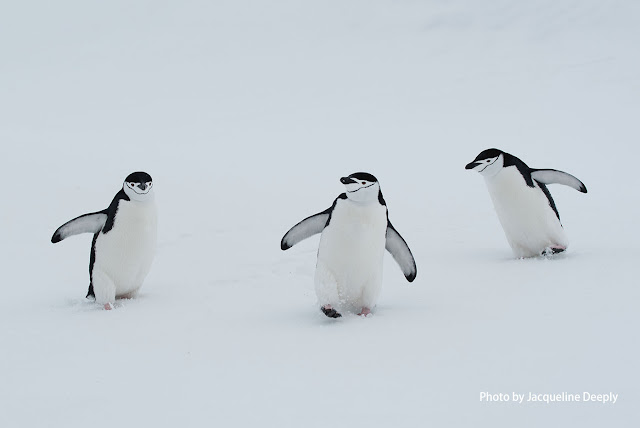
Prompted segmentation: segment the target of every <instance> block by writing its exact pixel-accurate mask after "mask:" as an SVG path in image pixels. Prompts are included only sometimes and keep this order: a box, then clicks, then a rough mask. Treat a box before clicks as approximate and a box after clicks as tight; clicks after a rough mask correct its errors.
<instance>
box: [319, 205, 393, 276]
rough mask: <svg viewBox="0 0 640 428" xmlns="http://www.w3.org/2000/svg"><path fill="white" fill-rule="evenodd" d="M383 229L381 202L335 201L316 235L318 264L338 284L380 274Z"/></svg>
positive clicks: (384, 217)
mask: <svg viewBox="0 0 640 428" xmlns="http://www.w3.org/2000/svg"><path fill="white" fill-rule="evenodd" d="M386 231H387V208H386V207H385V206H384V205H380V204H370V205H359V204H356V203H353V202H351V201H349V200H344V201H338V203H336V206H335V208H334V210H333V212H332V214H331V220H330V222H329V225H328V226H327V227H325V229H324V230H323V231H322V236H321V237H320V247H319V249H318V264H319V265H320V264H322V265H323V266H324V267H325V268H326V269H329V270H330V271H331V273H332V275H333V277H334V278H335V280H336V281H337V282H338V284H340V283H342V284H358V283H362V282H363V281H367V280H368V279H369V278H371V277H372V276H375V277H381V275H382V258H383V255H384V247H385V239H386Z"/></svg>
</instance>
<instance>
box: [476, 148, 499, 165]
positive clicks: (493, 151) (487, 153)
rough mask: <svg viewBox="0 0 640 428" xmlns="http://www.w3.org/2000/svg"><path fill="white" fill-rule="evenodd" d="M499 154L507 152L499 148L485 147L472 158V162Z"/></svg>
mask: <svg viewBox="0 0 640 428" xmlns="http://www.w3.org/2000/svg"><path fill="white" fill-rule="evenodd" d="M501 154H505V155H506V154H507V153H505V152H503V151H502V150H499V149H487V150H483V151H481V152H480V154H479V155H478V156H476V158H475V159H474V160H473V161H474V162H477V161H479V160H483V159H493V158H495V157H498V156H500V155H501Z"/></svg>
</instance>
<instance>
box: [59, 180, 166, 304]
mask: <svg viewBox="0 0 640 428" xmlns="http://www.w3.org/2000/svg"><path fill="white" fill-rule="evenodd" d="M80 233H93V241H92V243H91V255H90V258H89V291H88V293H87V296H86V297H87V298H89V297H94V298H95V301H96V302H97V303H99V304H101V305H103V306H104V308H105V309H107V310H110V309H112V308H113V304H114V302H115V299H116V298H118V297H132V296H133V295H135V294H136V292H137V291H138V289H140V287H141V286H142V283H143V282H144V279H145V277H146V276H147V274H148V273H149V270H150V268H151V263H152V262H153V258H154V256H155V248H156V241H157V210H156V204H155V196H154V191H153V180H152V179H151V176H150V175H149V174H147V173H146V172H134V173H132V174H129V176H127V178H126V179H125V181H124V183H123V184H122V189H121V190H120V191H119V192H118V193H116V195H115V197H114V198H113V200H112V201H111V204H110V205H109V207H108V208H106V209H104V210H102V211H98V212H94V213H89V214H84V215H81V216H80V217H76V218H74V219H73V220H69V221H68V222H66V223H65V224H63V225H62V226H60V227H59V228H58V229H57V230H56V231H55V233H54V234H53V236H52V237H51V242H52V243H54V244H55V243H57V242H60V241H62V240H63V239H66V238H68V237H69V236H73V235H77V234H80Z"/></svg>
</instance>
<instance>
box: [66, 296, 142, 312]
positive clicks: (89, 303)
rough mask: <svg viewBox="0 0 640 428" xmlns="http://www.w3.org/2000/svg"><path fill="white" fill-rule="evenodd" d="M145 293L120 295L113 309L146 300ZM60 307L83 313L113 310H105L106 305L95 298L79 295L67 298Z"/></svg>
mask: <svg viewBox="0 0 640 428" xmlns="http://www.w3.org/2000/svg"><path fill="white" fill-rule="evenodd" d="M145 299H146V296H145V294H142V293H141V294H137V295H135V296H128V297H118V298H116V301H115V302H114V303H113V304H112V306H113V309H124V308H126V307H127V306H131V305H133V304H137V303H138V301H141V300H145ZM57 307H58V308H59V309H65V310H68V309H72V310H74V311H75V312H81V313H89V312H111V311H105V310H104V306H103V305H100V304H99V303H96V301H95V300H93V299H87V298H86V297H77V298H67V299H65V300H64V301H63V302H61V303H60V304H59V305H57Z"/></svg>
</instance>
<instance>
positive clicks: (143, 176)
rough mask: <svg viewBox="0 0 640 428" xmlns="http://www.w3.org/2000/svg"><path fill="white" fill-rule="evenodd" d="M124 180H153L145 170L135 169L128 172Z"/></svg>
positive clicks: (137, 181) (133, 181)
mask: <svg viewBox="0 0 640 428" xmlns="http://www.w3.org/2000/svg"><path fill="white" fill-rule="evenodd" d="M124 181H127V182H129V183H148V182H150V181H153V180H152V179H151V176H150V175H149V174H147V173H146V172H142V171H137V172H132V173H131V174H129V175H128V176H127V178H126V179H125V180H124Z"/></svg>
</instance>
